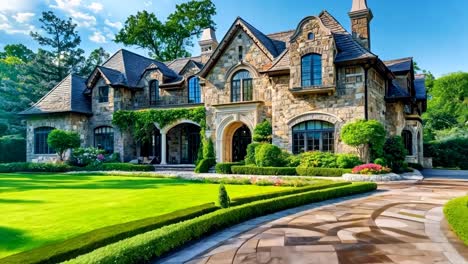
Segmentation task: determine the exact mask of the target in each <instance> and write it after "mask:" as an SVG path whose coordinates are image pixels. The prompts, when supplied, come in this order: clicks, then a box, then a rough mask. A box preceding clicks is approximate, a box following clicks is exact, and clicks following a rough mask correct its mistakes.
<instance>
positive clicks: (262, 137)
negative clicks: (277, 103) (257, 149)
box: [253, 120, 273, 143]
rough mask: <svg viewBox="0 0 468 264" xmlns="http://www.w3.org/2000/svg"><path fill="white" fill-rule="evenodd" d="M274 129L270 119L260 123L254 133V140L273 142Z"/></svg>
mask: <svg viewBox="0 0 468 264" xmlns="http://www.w3.org/2000/svg"><path fill="white" fill-rule="evenodd" d="M272 133H273V130H272V128H271V124H270V122H268V120H265V121H263V122H262V123H260V124H258V125H257V126H256V127H255V129H254V133H253V140H254V141H255V142H263V143H271V139H272Z"/></svg>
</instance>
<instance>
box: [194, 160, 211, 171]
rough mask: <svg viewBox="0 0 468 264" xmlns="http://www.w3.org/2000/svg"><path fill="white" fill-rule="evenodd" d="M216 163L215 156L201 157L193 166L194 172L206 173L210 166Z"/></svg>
mask: <svg viewBox="0 0 468 264" xmlns="http://www.w3.org/2000/svg"><path fill="white" fill-rule="evenodd" d="M214 165H216V159H215V158H206V159H202V161H200V163H199V164H198V165H197V167H195V172H196V173H207V172H208V171H209V170H210V169H211V167H213V166H214Z"/></svg>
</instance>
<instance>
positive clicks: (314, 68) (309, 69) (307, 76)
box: [301, 54, 322, 87]
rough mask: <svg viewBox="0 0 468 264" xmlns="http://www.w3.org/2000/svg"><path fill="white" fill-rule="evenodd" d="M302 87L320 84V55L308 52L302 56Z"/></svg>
mask: <svg viewBox="0 0 468 264" xmlns="http://www.w3.org/2000/svg"><path fill="white" fill-rule="evenodd" d="M301 70H302V76H301V77H302V87H307V86H319V85H322V55H319V54H309V55H305V56H304V57H302V63H301Z"/></svg>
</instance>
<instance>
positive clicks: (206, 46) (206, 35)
mask: <svg viewBox="0 0 468 264" xmlns="http://www.w3.org/2000/svg"><path fill="white" fill-rule="evenodd" d="M198 44H199V45H200V48H201V57H202V59H201V60H202V61H201V62H202V63H203V64H205V63H206V62H207V61H208V60H209V59H210V56H211V54H213V52H214V51H215V49H216V48H217V47H218V40H216V33H215V30H214V29H213V28H206V29H204V30H203V33H202V36H201V38H200V41H198Z"/></svg>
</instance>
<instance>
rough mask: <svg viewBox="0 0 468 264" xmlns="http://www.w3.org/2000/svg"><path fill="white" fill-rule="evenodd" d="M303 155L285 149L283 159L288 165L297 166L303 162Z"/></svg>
mask: <svg viewBox="0 0 468 264" xmlns="http://www.w3.org/2000/svg"><path fill="white" fill-rule="evenodd" d="M301 158H302V156H301V155H293V154H291V153H289V152H286V151H283V153H282V157H281V159H282V160H283V161H284V165H285V166H286V167H294V168H295V167H297V166H299V165H300V164H301Z"/></svg>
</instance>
